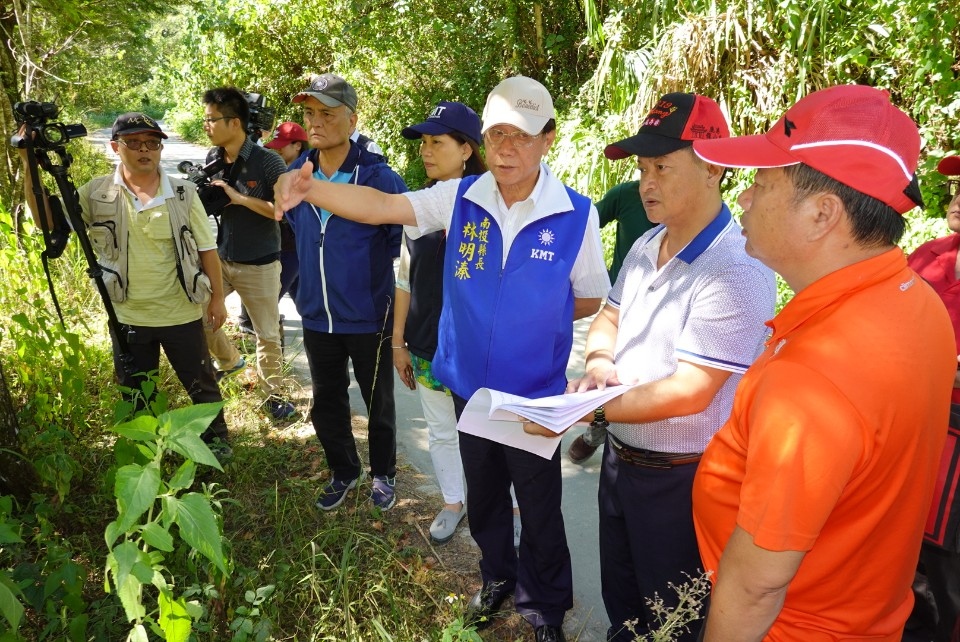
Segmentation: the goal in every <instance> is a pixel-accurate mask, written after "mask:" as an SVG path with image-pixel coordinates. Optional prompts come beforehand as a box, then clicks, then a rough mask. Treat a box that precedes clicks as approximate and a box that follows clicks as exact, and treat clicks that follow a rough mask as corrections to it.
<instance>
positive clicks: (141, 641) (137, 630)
mask: <svg viewBox="0 0 960 642" xmlns="http://www.w3.org/2000/svg"><path fill="white" fill-rule="evenodd" d="M127 642H150V638H149V637H147V629H145V628H144V626H143V625H142V624H137V625H136V626H134V627H133V628H132V629H130V633H128V634H127Z"/></svg>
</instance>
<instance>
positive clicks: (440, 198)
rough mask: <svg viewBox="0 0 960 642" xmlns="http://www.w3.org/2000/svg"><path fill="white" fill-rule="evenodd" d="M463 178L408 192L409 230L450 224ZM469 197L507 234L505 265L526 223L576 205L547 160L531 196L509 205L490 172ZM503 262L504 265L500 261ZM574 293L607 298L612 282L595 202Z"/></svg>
mask: <svg viewBox="0 0 960 642" xmlns="http://www.w3.org/2000/svg"><path fill="white" fill-rule="evenodd" d="M459 185H460V179H452V180H449V181H441V182H439V183H437V184H436V185H434V186H433V187H430V188H427V189H422V190H418V191H416V192H406V193H404V196H405V197H407V198H408V199H409V200H410V204H411V205H412V206H413V211H414V214H415V215H416V217H417V226H416V227H413V226H407V227H405V228H404V231H405V232H406V234H407V236H409V237H410V238H413V239H416V238H419V237H420V235H421V234H427V233H429V232H436V231H438V230H447V231H449V228H450V221H451V219H452V217H453V207H454V205H455V203H456V199H457V188H458V186H459ZM463 197H464V198H466V199H469V200H471V201H473V202H474V203H476V204H477V205H479V206H480V207H482V208H483V209H484V210H486V211H487V212H489V213H490V216H492V217H493V219H494V220H495V221H496V222H497V225H498V226H499V228H500V231H501V234H502V236H503V263H502V264H503V265H505V264H506V261H507V256H508V255H509V253H510V246H511V244H512V243H513V240H514V239H515V238H516V237H517V234H518V233H519V232H520V230H522V229H523V228H524V227H526V226H527V225H529V224H530V223H533V222H534V221H537V220H539V219H541V218H544V217H546V216H550V215H551V214H556V213H557V212H566V211H570V210H572V209H573V204H572V203H571V202H570V197H569V196H568V195H567V191H566V189H565V188H564V186H563V184H562V183H561V182H560V181H559V180H557V178H556V177H555V176H554V175H553V174H552V173H551V172H550V168H549V167H547V165H546V164H545V163H541V164H540V176H539V178H538V179H537V184H536V186H535V187H534V189H533V192H532V193H531V194H530V196H529V197H527V199H526V200H523V201H520V202H518V203H514V204H513V205H512V206H511V207H509V208H508V207H507V206H506V203H505V202H504V200H503V196H501V194H500V190H499V189H497V182H496V179H494V177H493V174H491V173H490V172H487V173H486V174H483V175H482V176H481V177H480V178H479V179H477V181H476V182H475V183H474V184H473V185H471V186H470V187H469V188H468V189H467V191H466V192H465V193H464V196H463ZM501 267H502V266H501ZM570 281H571V283H572V284H573V293H574V295H575V296H577V297H579V298H584V299H591V298H603V297H604V296H605V295H606V294H607V291H608V290H609V288H610V280H609V278H608V277H607V268H606V265H605V264H604V262H603V247H602V245H601V244H600V224H599V216H598V214H597V209H596V208H595V207H593V206H592V205H591V206H590V217H589V219H588V220H587V228H586V231H585V232H584V235H583V241H582V243H581V244H580V251H579V253H578V254H577V260H576V262H575V263H574V265H573V270H572V272H571V274H570Z"/></svg>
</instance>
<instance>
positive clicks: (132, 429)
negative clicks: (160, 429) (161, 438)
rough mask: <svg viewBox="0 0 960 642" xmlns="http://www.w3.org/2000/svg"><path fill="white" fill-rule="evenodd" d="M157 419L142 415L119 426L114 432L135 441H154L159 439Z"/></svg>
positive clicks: (115, 427)
mask: <svg viewBox="0 0 960 642" xmlns="http://www.w3.org/2000/svg"><path fill="white" fill-rule="evenodd" d="M157 426H158V422H157V418H156V417H151V416H150V415H140V416H139V417H136V418H134V419H131V420H130V421H128V422H126V423H122V424H120V425H119V426H114V428H113V431H114V432H115V433H117V434H119V435H122V436H123V437H126V438H127V439H131V440H133V441H153V440H154V439H156V438H157Z"/></svg>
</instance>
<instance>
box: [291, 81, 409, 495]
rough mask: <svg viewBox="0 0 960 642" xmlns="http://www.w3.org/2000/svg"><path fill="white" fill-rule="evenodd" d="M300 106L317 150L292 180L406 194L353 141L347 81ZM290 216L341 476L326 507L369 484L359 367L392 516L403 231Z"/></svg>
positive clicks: (332, 451) (317, 409) (317, 421)
mask: <svg viewBox="0 0 960 642" xmlns="http://www.w3.org/2000/svg"><path fill="white" fill-rule="evenodd" d="M293 101H294V102H295V103H302V104H303V122H304V126H305V129H306V130H307V136H308V138H309V142H310V145H311V147H312V148H313V149H312V150H310V151H309V152H306V153H304V154H303V155H301V156H300V158H298V159H297V160H295V161H294V162H293V163H291V165H290V169H291V170H292V171H296V170H299V169H300V167H301V166H303V164H304V163H305V162H306V161H307V160H308V159H309V160H310V162H311V163H312V164H313V167H314V168H315V171H314V174H313V175H314V178H316V179H318V180H321V181H329V182H332V183H351V184H354V185H366V186H369V187H373V188H375V189H378V190H380V191H383V192H387V193H391V194H399V193H401V192H405V191H407V187H406V185H405V184H404V182H403V180H402V179H401V178H400V176H398V175H397V173H396V172H394V171H393V170H392V169H390V167H389V166H388V165H387V164H386V163H385V162H384V160H383V157H382V156H379V155H377V154H372V153H370V152H368V151H367V150H366V149H364V148H363V147H361V146H360V145H358V144H356V143H354V142H352V141H351V140H350V131H351V130H352V128H353V127H354V126H355V124H356V121H357V115H356V109H357V93H356V91H355V90H354V88H353V87H352V86H351V85H350V84H349V83H347V82H346V81H345V80H344V79H343V78H341V77H339V76H336V75H333V74H323V75H321V76H318V77H317V78H316V79H315V80H314V81H313V82H312V83H311V84H310V86H309V87H308V88H307V89H305V90H304V91H303V92H301V93H299V94H297V95H296V96H295V97H294V99H293ZM287 216H288V220H289V221H290V224H291V226H292V227H293V231H294V233H295V235H296V239H297V255H298V257H299V259H300V285H299V291H298V293H297V310H298V311H299V313H300V316H301V318H302V320H303V343H304V348H305V351H306V354H307V362H308V363H309V365H310V379H311V382H312V386H313V406H312V408H311V410H310V418H311V420H312V421H313V427H314V430H316V432H317V438H318V439H319V440H320V444H321V445H322V446H323V450H324V453H325V454H326V457H327V464H328V465H329V466H330V470H331V472H332V476H331V479H330V481H329V483H328V484H327V485H326V486H325V487H324V488H323V489H322V490H321V492H320V496H319V497H318V499H317V507H318V508H320V509H321V510H333V509H334V508H336V507H337V506H339V505H340V504H342V503H343V501H344V499H346V497H347V493H348V492H349V491H350V490H351V489H353V488H355V487H356V485H357V483H358V482H359V481H360V480H361V479H362V477H363V469H362V467H361V464H360V458H359V456H358V454H357V447H356V443H355V442H354V439H353V433H352V431H351V425H350V398H349V396H348V393H347V389H348V388H349V386H350V376H349V374H348V371H347V360H348V359H350V360H351V361H352V362H353V371H354V375H355V376H356V379H357V383H358V384H359V385H360V392H361V394H362V395H363V400H364V403H365V404H366V407H367V412H368V416H369V434H370V471H371V474H372V475H373V484H372V489H371V493H370V500H371V501H372V502H373V504H374V506H377V507H379V508H381V509H383V510H387V509H389V508H391V507H392V506H393V505H394V503H395V502H396V495H395V493H394V481H395V475H396V459H397V440H396V413H395V411H394V400H393V368H392V367H391V364H392V357H391V355H390V354H389V351H390V343H389V336H388V335H389V332H390V331H391V330H392V329H393V309H392V303H393V290H394V276H393V259H394V257H396V256H399V254H400V230H401V228H400V226H399V225H366V224H363V223H355V222H353V221H349V220H347V219H344V218H340V217H339V216H336V215H334V214H331V213H330V212H329V211H328V210H325V209H322V208H320V207H316V206H314V205H311V204H309V203H306V202H305V203H301V204H300V205H299V206H298V207H296V208H294V209H292V210H291V211H290V212H288V213H287ZM385 331H386V334H387V336H385Z"/></svg>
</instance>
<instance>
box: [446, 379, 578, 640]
mask: <svg viewBox="0 0 960 642" xmlns="http://www.w3.org/2000/svg"><path fill="white" fill-rule="evenodd" d="M453 403H454V408H455V409H456V412H457V418H458V419H459V417H460V414H461V413H462V412H463V408H464V406H466V401H465V400H464V399H462V398H461V397H458V396H456V395H454V396H453ZM459 437H460V456H461V458H462V459H463V472H464V477H465V478H466V481H467V505H468V507H469V509H468V516H469V524H470V534H471V535H472V536H473V539H474V540H475V541H476V542H477V546H479V547H480V553H481V555H482V558H481V560H480V574H481V575H482V577H483V581H484V584H486V583H490V582H495V583H502V584H503V586H504V587H505V588H514V589H515V593H514V603H515V605H516V609H517V612H518V613H520V615H522V616H523V617H524V618H525V619H526V620H527V621H528V622H529V623H530V624H531V625H532V626H534V627H538V626H541V625H544V624H549V625H552V626H558V627H559V626H561V625H562V624H563V616H564V614H565V613H566V611H567V610H569V609H570V608H572V607H573V570H572V566H571V562H570V550H569V549H568V548H567V536H566V531H565V530H564V526H563V514H562V513H561V512H560V500H561V496H562V490H563V486H562V479H561V476H560V450H559V449H557V452H556V453H554V455H553V458H552V459H549V460H547V459H544V458H543V457H539V456H537V455H534V454H532V453H529V452H527V451H525V450H520V449H517V448H513V447H511V446H505V445H503V444H500V443H497V442H495V441H490V440H489V439H484V438H482V437H476V436H474V435H468V434H466V433H460V434H459ZM511 483H512V484H513V489H514V492H515V493H516V495H517V505H518V506H519V507H520V520H521V523H522V526H523V530H522V532H521V535H520V554H519V559H518V557H517V552H516V551H515V550H514V548H513V501H512V500H511V499H510V484H511Z"/></svg>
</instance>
